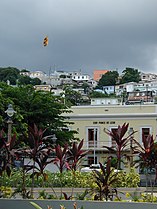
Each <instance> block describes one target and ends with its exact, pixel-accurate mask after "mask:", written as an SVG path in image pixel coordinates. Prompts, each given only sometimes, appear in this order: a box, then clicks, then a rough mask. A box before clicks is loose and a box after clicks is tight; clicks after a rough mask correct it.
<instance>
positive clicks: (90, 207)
mask: <svg viewBox="0 0 157 209" xmlns="http://www.w3.org/2000/svg"><path fill="white" fill-rule="evenodd" d="M30 201H33V202H35V203H37V204H39V205H40V206H41V207H42V208H43V209H47V206H51V207H52V209H60V205H64V206H65V207H66V208H67V209H73V203H74V201H67V200H65V201H58V200H4V199H0V209H17V208H19V209H33V208H34V207H33V206H32V205H31V204H30ZM76 202H77V205H78V207H79V208H81V206H83V207H84V209H95V208H99V209H105V208H106V209H122V208H123V209H135V208H138V209H148V208H149V209H156V207H157V204H154V203H134V202H129V203H127V202H100V201H99V202H97V201H76ZM34 209H35V208H34Z"/></svg>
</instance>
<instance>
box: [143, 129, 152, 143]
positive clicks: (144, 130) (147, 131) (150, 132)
mask: <svg viewBox="0 0 157 209" xmlns="http://www.w3.org/2000/svg"><path fill="white" fill-rule="evenodd" d="M149 134H152V127H149V126H147V127H141V128H140V144H143V142H142V140H143V139H146V138H147V137H148V135H149Z"/></svg>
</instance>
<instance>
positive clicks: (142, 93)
mask: <svg viewBox="0 0 157 209" xmlns="http://www.w3.org/2000/svg"><path fill="white" fill-rule="evenodd" d="M106 72H108V70H94V72H93V78H91V76H90V75H87V74H83V73H82V72H81V70H80V71H73V72H64V71H54V72H51V73H49V75H47V74H46V73H44V72H41V71H35V72H28V71H26V72H21V74H23V75H27V76H30V77H31V78H36V77H37V78H39V79H40V80H41V81H42V84H41V85H36V86H35V88H36V89H37V90H44V91H53V92H54V94H55V95H59V94H61V93H62V94H63V93H64V91H63V86H65V85H69V86H71V87H73V86H75V88H74V89H73V90H75V91H78V92H80V93H81V94H82V95H85V94H87V92H84V89H83V88H82V84H83V83H86V84H87V85H88V86H89V88H90V90H93V89H95V87H96V86H97V82H98V81H99V79H100V78H101V76H102V75H103V74H105V73H106ZM76 86H77V88H76ZM95 91H98V92H101V93H105V94H108V95H110V94H115V95H116V97H115V98H92V99H91V105H102V104H106V105H107V104H108V105H111V104H114V105H116V104H118V105H119V104H126V105H128V104H136V103H154V102H155V98H156V96H157V75H155V74H149V73H147V74H146V73H141V81H140V82H139V83H136V82H130V83H125V84H117V85H115V86H104V87H103V89H101V90H100V89H96V90H95Z"/></svg>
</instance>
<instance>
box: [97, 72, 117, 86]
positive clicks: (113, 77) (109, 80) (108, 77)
mask: <svg viewBox="0 0 157 209" xmlns="http://www.w3.org/2000/svg"><path fill="white" fill-rule="evenodd" d="M118 77H119V73H118V72H117V71H109V72H107V73H105V74H104V75H102V77H101V79H100V80H99V82H98V87H99V88H102V87H103V86H114V85H115V84H116V83H117V81H118Z"/></svg>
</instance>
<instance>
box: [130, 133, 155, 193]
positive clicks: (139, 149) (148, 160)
mask: <svg viewBox="0 0 157 209" xmlns="http://www.w3.org/2000/svg"><path fill="white" fill-rule="evenodd" d="M135 143H136V145H137V146H136V147H135V149H134V152H135V153H136V154H138V156H139V160H137V161H136V163H138V165H139V166H140V168H141V169H142V170H144V171H145V174H146V184H148V174H149V172H150V173H151V172H152V170H153V169H155V170H156V175H155V179H154V183H152V182H151V187H152V193H153V187H154V185H155V183H156V180H157V144H156V143H155V142H154V139H153V135H150V134H149V135H148V136H147V137H145V136H144V134H143V135H142V144H143V145H141V144H140V143H138V142H137V141H136V142H135ZM146 187H147V185H146Z"/></svg>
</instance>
